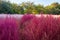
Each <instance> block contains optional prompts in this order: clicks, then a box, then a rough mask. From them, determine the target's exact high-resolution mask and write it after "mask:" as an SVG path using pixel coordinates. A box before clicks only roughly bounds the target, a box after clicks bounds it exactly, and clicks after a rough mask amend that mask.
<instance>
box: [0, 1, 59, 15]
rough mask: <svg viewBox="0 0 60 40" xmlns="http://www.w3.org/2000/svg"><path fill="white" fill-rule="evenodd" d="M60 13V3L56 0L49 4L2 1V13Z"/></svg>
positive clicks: (0, 12) (0, 9) (0, 5)
mask: <svg viewBox="0 0 60 40" xmlns="http://www.w3.org/2000/svg"><path fill="white" fill-rule="evenodd" d="M2 13H3V14H26V13H29V14H40V13H43V14H60V4H59V3H58V2H54V3H52V4H50V5H48V6H44V5H41V4H38V5H36V4H34V3H33V2H22V3H21V4H16V3H11V2H9V1H8V2H6V1H0V14H2Z"/></svg>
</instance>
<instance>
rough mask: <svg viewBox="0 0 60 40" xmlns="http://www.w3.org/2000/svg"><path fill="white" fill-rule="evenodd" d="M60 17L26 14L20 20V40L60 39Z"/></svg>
mask: <svg viewBox="0 0 60 40" xmlns="http://www.w3.org/2000/svg"><path fill="white" fill-rule="evenodd" d="M59 30H60V18H54V17H53V15H47V16H46V17H44V15H41V16H40V17H39V18H38V17H36V16H33V15H32V16H31V15H25V16H23V17H22V19H21V20H20V31H19V32H20V40H60V31H59Z"/></svg>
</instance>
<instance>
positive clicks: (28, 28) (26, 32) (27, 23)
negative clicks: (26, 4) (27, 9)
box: [20, 14, 35, 40]
mask: <svg viewBox="0 0 60 40" xmlns="http://www.w3.org/2000/svg"><path fill="white" fill-rule="evenodd" d="M34 17H35V16H34V15H30V14H28V15H24V16H23V17H22V19H21V20H20V38H21V40H34V39H35V38H34V33H33V29H34V27H35V25H34V23H33V22H32V20H33V18H34Z"/></svg>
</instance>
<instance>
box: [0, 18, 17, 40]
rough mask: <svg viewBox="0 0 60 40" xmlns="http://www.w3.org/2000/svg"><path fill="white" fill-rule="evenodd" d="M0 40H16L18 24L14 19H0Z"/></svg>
mask: <svg viewBox="0 0 60 40" xmlns="http://www.w3.org/2000/svg"><path fill="white" fill-rule="evenodd" d="M0 40H18V23H17V21H16V19H14V18H11V17H9V18H8V17H6V18H5V19H1V18H0Z"/></svg>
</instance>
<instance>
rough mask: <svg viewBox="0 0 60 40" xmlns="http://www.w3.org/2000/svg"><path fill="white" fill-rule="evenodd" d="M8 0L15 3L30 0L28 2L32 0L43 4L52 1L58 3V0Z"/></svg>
mask: <svg viewBox="0 0 60 40" xmlns="http://www.w3.org/2000/svg"><path fill="white" fill-rule="evenodd" d="M9 1H10V2H11V3H17V4H20V3H22V2H27V1H30V2H34V3H35V4H41V5H44V6H47V5H50V4H51V3H53V2H58V3H60V0H9Z"/></svg>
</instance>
